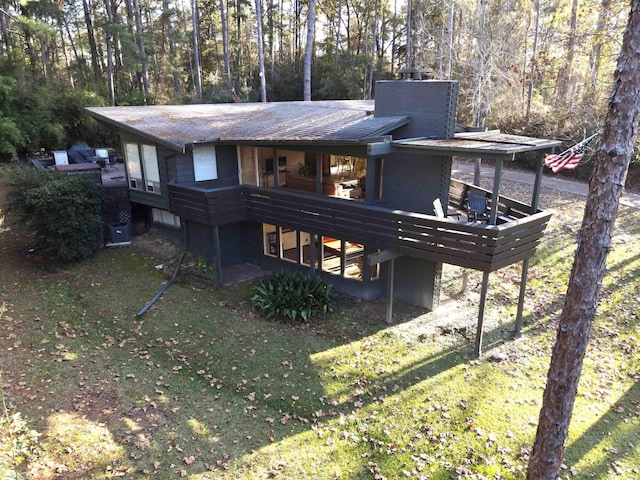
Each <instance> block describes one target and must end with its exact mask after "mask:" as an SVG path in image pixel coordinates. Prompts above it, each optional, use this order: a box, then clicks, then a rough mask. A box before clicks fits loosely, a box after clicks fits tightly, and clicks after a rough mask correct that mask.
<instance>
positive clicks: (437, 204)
mask: <svg viewBox="0 0 640 480" xmlns="http://www.w3.org/2000/svg"><path fill="white" fill-rule="evenodd" d="M433 213H435V215H436V217H438V218H448V217H451V218H455V219H456V220H460V213H459V212H458V211H457V210H451V209H448V210H447V214H446V215H445V214H444V209H443V208H442V202H441V201H440V197H438V198H436V199H435V200H434V201H433Z"/></svg>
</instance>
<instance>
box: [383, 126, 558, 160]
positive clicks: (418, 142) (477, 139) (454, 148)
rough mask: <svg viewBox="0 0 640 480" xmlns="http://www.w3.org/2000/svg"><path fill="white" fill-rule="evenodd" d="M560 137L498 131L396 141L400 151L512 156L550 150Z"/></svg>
mask: <svg viewBox="0 0 640 480" xmlns="http://www.w3.org/2000/svg"><path fill="white" fill-rule="evenodd" d="M561 144H562V142H560V141H558V140H549V139H546V138H534V137H524V136H521V135H510V134H506V133H501V132H498V131H489V132H464V133H456V134H455V137H454V138H449V139H429V138H416V139H408V140H396V141H394V142H393V146H394V147H397V148H399V149H400V150H405V151H406V150H417V151H420V152H430V153H433V154H437V155H447V156H461V157H481V158H494V159H513V156H514V155H515V154H516V153H523V152H531V151H535V150H540V151H547V152H549V151H551V150H552V149H553V148H555V147H557V146H559V145H561Z"/></svg>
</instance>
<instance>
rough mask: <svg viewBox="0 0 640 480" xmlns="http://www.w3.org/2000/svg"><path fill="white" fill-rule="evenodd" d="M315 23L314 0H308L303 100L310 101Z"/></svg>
mask: <svg viewBox="0 0 640 480" xmlns="http://www.w3.org/2000/svg"><path fill="white" fill-rule="evenodd" d="M315 24H316V0H309V18H307V44H306V45H305V47H304V101H305V102H309V101H311V57H312V54H313V31H314V30H315Z"/></svg>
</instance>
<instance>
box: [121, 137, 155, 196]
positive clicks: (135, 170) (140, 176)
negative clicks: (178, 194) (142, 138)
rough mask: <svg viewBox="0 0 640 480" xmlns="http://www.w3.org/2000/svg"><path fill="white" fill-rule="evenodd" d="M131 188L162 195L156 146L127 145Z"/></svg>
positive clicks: (126, 152)
mask: <svg viewBox="0 0 640 480" xmlns="http://www.w3.org/2000/svg"><path fill="white" fill-rule="evenodd" d="M124 153H125V158H126V162H127V172H128V174H129V187H130V188H133V189H135V190H142V191H144V192H150V193H157V194H160V171H159V169H158V154H157V152H156V147H155V145H147V144H138V143H125V145H124Z"/></svg>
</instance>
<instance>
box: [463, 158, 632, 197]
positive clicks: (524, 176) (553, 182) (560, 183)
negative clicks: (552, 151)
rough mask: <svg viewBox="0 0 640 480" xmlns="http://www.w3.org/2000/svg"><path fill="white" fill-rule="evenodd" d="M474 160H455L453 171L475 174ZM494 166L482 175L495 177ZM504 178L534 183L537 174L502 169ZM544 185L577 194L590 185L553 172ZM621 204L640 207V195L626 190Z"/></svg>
mask: <svg viewBox="0 0 640 480" xmlns="http://www.w3.org/2000/svg"><path fill="white" fill-rule="evenodd" d="M473 167H474V164H473V162H467V161H460V160H454V162H453V173H454V174H455V172H456V171H457V172H462V173H469V174H473ZM493 173H494V170H493V167H482V170H481V176H482V177H488V178H493ZM502 179H503V180H509V181H512V182H519V183H526V184H529V185H533V182H534V180H535V174H534V173H531V172H523V171H521V170H509V169H503V170H502ZM542 186H543V187H547V188H552V189H554V190H560V191H563V192H568V193H575V194H576V195H582V196H585V197H586V196H587V193H588V185H587V184H586V183H584V182H576V181H574V180H565V179H562V178H558V177H555V176H552V174H545V175H544V176H543V178H542ZM620 205H625V206H627V207H631V208H636V209H640V195H638V194H635V193H630V192H625V193H624V195H623V196H622V198H621V199H620Z"/></svg>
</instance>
